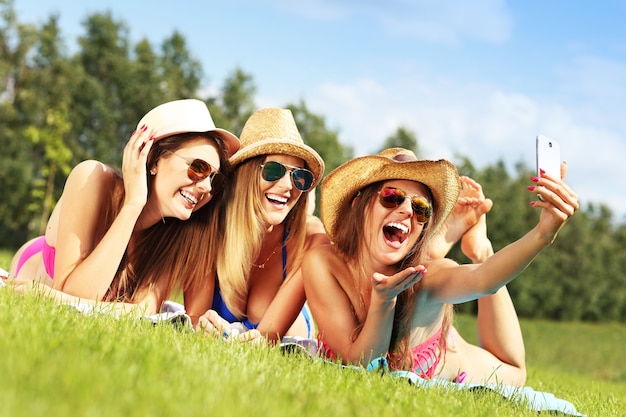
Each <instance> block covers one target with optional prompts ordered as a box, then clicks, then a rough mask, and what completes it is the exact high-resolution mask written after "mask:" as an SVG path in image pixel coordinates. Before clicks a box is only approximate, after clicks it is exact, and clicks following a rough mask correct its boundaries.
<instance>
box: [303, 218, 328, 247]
mask: <svg viewBox="0 0 626 417" xmlns="http://www.w3.org/2000/svg"><path fill="white" fill-rule="evenodd" d="M328 243H330V239H329V238H328V236H327V235H326V230H324V225H323V224H322V222H321V221H320V219H318V218H317V217H315V216H307V220H306V244H305V247H306V249H307V250H309V249H311V248H314V247H316V246H319V245H325V244H328Z"/></svg>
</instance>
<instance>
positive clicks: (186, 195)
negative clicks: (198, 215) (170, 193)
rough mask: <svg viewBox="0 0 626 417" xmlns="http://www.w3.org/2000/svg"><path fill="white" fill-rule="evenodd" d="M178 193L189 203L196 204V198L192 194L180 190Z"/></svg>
mask: <svg viewBox="0 0 626 417" xmlns="http://www.w3.org/2000/svg"><path fill="white" fill-rule="evenodd" d="M179 194H180V195H181V196H182V197H183V198H184V199H185V200H187V201H188V202H189V204H192V205H194V206H195V205H196V204H198V198H197V197H196V196H194V195H193V194H190V193H188V192H187V191H184V190H180V191H179Z"/></svg>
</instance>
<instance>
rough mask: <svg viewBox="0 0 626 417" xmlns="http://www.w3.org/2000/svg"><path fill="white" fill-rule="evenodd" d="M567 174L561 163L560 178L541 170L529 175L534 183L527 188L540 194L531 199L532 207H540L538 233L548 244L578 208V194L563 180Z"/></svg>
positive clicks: (563, 164) (565, 167) (565, 165)
mask: <svg viewBox="0 0 626 417" xmlns="http://www.w3.org/2000/svg"><path fill="white" fill-rule="evenodd" d="M566 174H567V164H566V163H565V162H562V163H561V178H560V179H559V178H555V177H553V176H551V175H548V174H546V173H545V172H544V171H543V170H542V171H541V172H540V176H539V177H531V178H530V179H531V181H533V182H534V183H535V185H532V186H529V187H528V190H529V191H531V192H533V193H535V194H537V195H538V196H540V199H539V200H534V201H531V203H530V204H531V205H532V206H533V207H539V208H541V216H540V217H539V223H538V225H537V226H538V228H539V232H540V235H541V237H542V238H543V239H545V241H546V242H547V243H548V244H551V243H552V242H554V239H556V236H557V234H558V233H559V230H561V227H563V225H564V224H565V222H567V220H568V219H569V218H570V217H571V216H572V215H573V214H574V213H575V212H576V210H578V208H579V204H578V195H576V193H575V192H574V191H572V189H571V188H570V187H569V186H568V185H567V184H565V182H564V181H563V180H564V179H565V175H566Z"/></svg>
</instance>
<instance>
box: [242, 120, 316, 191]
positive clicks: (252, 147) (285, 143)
mask: <svg viewBox="0 0 626 417" xmlns="http://www.w3.org/2000/svg"><path fill="white" fill-rule="evenodd" d="M239 137H240V139H241V148H240V149H239V151H237V153H235V154H234V155H233V156H232V157H231V158H230V164H231V165H232V166H236V165H238V164H240V163H242V162H243V161H245V160H247V159H250V158H253V157H255V156H259V155H276V154H279V155H289V156H295V157H297V158H301V159H303V160H304V162H306V165H307V168H308V169H309V170H310V171H311V172H312V173H313V177H314V180H313V185H312V186H311V188H313V187H315V186H316V185H317V184H318V183H319V182H320V180H321V178H322V175H324V161H323V160H322V157H321V156H320V155H319V154H318V153H317V152H316V151H315V149H313V148H311V147H310V146H308V145H305V144H304V141H303V140H302V137H301V136H300V132H298V127H297V126H296V121H295V120H294V118H293V114H292V113H291V110H288V109H277V108H266V109H261V110H258V111H256V112H255V113H254V114H252V116H250V118H249V119H248V120H247V121H246V124H245V125H244V127H243V130H242V131H241V135H240V136H239Z"/></svg>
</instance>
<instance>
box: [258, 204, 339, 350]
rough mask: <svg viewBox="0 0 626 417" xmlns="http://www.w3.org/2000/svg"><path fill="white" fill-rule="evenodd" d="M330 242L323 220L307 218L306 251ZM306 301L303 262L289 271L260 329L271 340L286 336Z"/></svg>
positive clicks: (262, 320)
mask: <svg viewBox="0 0 626 417" xmlns="http://www.w3.org/2000/svg"><path fill="white" fill-rule="evenodd" d="M328 243H330V240H329V239H328V236H327V235H326V232H325V231H324V226H323V225H322V222H321V221H320V220H319V219H318V218H316V217H313V216H309V217H308V219H307V236H306V241H305V245H304V252H305V253H306V252H308V251H310V250H312V249H313V248H315V247H318V246H321V245H327V244H328ZM305 301H306V297H305V293H304V283H303V281H302V264H301V265H300V266H299V267H298V268H297V269H296V270H295V271H293V272H292V271H288V274H287V279H286V280H285V282H284V283H283V284H282V285H281V287H280V289H279V290H278V293H277V294H276V296H275V297H274V299H273V300H272V302H271V303H270V305H269V306H268V308H267V310H266V311H265V314H264V315H263V317H262V319H261V321H260V322H259V327H258V330H259V331H260V332H261V334H263V335H267V338H268V339H269V340H271V341H277V340H278V339H279V338H280V337H282V336H284V335H285V334H286V333H287V331H288V330H289V328H290V327H291V326H292V325H293V323H294V322H295V320H296V318H297V317H298V315H299V314H300V312H301V311H302V307H303V306H304V303H305Z"/></svg>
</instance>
